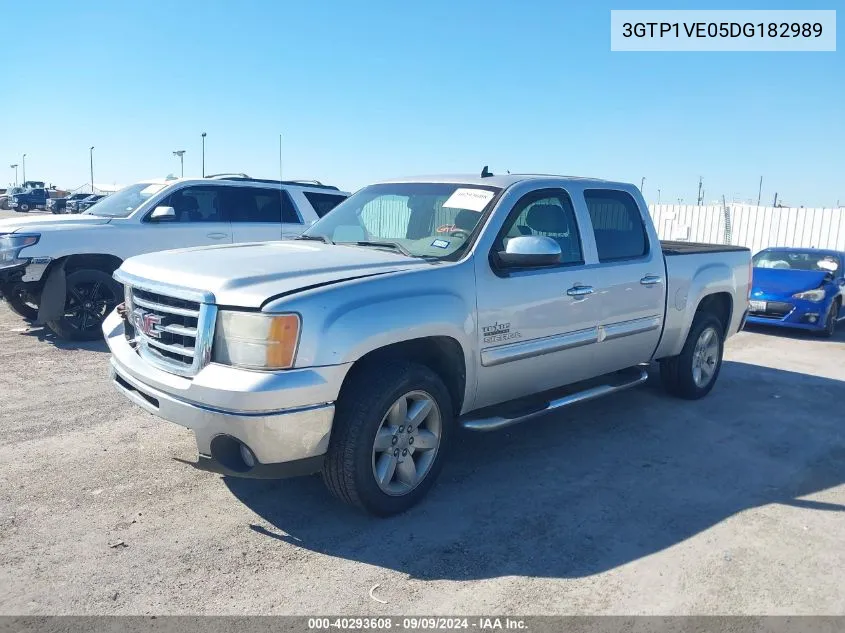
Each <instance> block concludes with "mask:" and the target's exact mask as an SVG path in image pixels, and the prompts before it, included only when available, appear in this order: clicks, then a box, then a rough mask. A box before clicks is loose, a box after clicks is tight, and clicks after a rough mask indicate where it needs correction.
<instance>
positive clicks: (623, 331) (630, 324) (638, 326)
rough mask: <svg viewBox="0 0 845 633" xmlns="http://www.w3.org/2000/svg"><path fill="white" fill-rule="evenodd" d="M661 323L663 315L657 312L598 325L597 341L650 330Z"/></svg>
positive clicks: (656, 327)
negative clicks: (652, 314) (653, 314)
mask: <svg viewBox="0 0 845 633" xmlns="http://www.w3.org/2000/svg"><path fill="white" fill-rule="evenodd" d="M662 324H663V317H662V316H661V315H659V314H657V315H655V316H649V317H643V318H640V319H631V320H630V321H620V322H618V323H610V324H608V325H600V326H599V332H598V334H599V336H598V342H599V343H601V342H602V341H612V340H613V339H615V338H622V337H623V336H631V335H632V334H642V333H643V332H650V331H651V330H656V329H658V328H659V327H660V326H661V325H662Z"/></svg>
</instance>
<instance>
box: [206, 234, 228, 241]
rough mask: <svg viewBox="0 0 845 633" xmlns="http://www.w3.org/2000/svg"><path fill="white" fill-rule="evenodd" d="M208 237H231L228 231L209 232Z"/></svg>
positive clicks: (220, 238) (215, 238) (216, 238)
mask: <svg viewBox="0 0 845 633" xmlns="http://www.w3.org/2000/svg"><path fill="white" fill-rule="evenodd" d="M208 237H210V238H211V239H213V240H222V239H223V238H224V237H229V234H228V233H209V234H208Z"/></svg>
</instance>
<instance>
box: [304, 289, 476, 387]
mask: <svg viewBox="0 0 845 633" xmlns="http://www.w3.org/2000/svg"><path fill="white" fill-rule="evenodd" d="M330 306H331V307H330V309H329V310H328V311H326V312H325V313H324V314H325V316H324V318H323V319H322V321H321V323H320V324H319V326H317V327H312V328H309V327H308V325H309V320H312V319H313V317H314V314H313V312H312V313H311V314H308V315H307V316H306V319H305V321H306V323H305V328H304V331H303V334H302V336H303V338H302V340H300V345H299V350H298V353H297V360H296V364H297V366H298V367H308V366H312V367H313V366H324V365H343V364H347V363H354V362H355V361H357V360H359V359H360V358H362V357H363V356H365V355H366V354H368V353H370V352H373V351H375V350H378V349H381V348H383V347H386V346H388V345H392V344H395V343H401V342H405V341H409V340H412V339H420V338H426V337H449V338H452V339H454V340H455V341H457V343H458V344H459V345H460V346H461V349H462V351H463V354H464V364H465V368H464V369H465V371H466V388H465V393H464V402H465V403H469V402H470V401H471V400H472V395H473V394H474V393H475V384H476V364H475V363H474V362H473V359H475V358H476V357H477V349H476V345H475V343H474V341H476V340H477V338H478V337H477V335H476V329H477V324H476V323H475V319H474V317H473V314H474V312H473V310H472V309H471V306H469V305H467V302H466V300H465V299H464V298H463V297H461V296H460V295H458V294H453V293H450V292H448V291H431V292H425V291H422V292H421V291H415V292H411V291H410V290H409V291H407V293H406V294H402V295H398V296H397V295H396V294H389V295H383V296H382V297H380V298H375V297H362V298H360V299H355V300H354V301H351V302H346V303H339V304H336V305H335V304H330ZM312 323H313V321H312Z"/></svg>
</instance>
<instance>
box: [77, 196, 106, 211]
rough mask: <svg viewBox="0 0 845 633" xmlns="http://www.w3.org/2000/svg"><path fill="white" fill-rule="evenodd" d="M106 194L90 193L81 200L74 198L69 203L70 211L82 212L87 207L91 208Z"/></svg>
mask: <svg viewBox="0 0 845 633" xmlns="http://www.w3.org/2000/svg"><path fill="white" fill-rule="evenodd" d="M105 197H106V196H105V195H103V194H99V193H95V194H90V195H88V196H86V197H84V198H82V199H81V200H72V201H71V202H69V203H68V213H82V212H83V211H85V210H86V209H89V208H90V207H92V206H93V205H94V203H96V202H99V201H100V200H102V199H103V198H105Z"/></svg>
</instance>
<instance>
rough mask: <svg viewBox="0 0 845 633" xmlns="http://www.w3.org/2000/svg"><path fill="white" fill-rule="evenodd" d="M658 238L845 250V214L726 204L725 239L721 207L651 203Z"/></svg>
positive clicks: (755, 248)
mask: <svg viewBox="0 0 845 633" xmlns="http://www.w3.org/2000/svg"><path fill="white" fill-rule="evenodd" d="M649 211H650V212H651V217H652V219H653V220H654V223H655V226H656V227H657V233H658V235H659V236H660V238H661V239H664V240H683V241H689V242H709V243H717V244H726V243H730V244H734V245H737V246H747V247H749V248H750V249H751V250H752V252H757V251H759V250H761V249H763V248H766V247H768V246H805V247H813V248H831V249H835V250H840V251H845V209H842V208H840V209H820V208H816V209H805V208H792V207H758V206H755V205H747V204H734V203H731V204H728V205H727V212H728V218H729V224H730V232H729V233H730V236H729V237H730V239H728V232H727V231H726V222H725V209H724V208H723V207H722V206H721V205H709V206H701V207H699V206H696V205H679V204H653V205H650V206H649Z"/></svg>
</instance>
